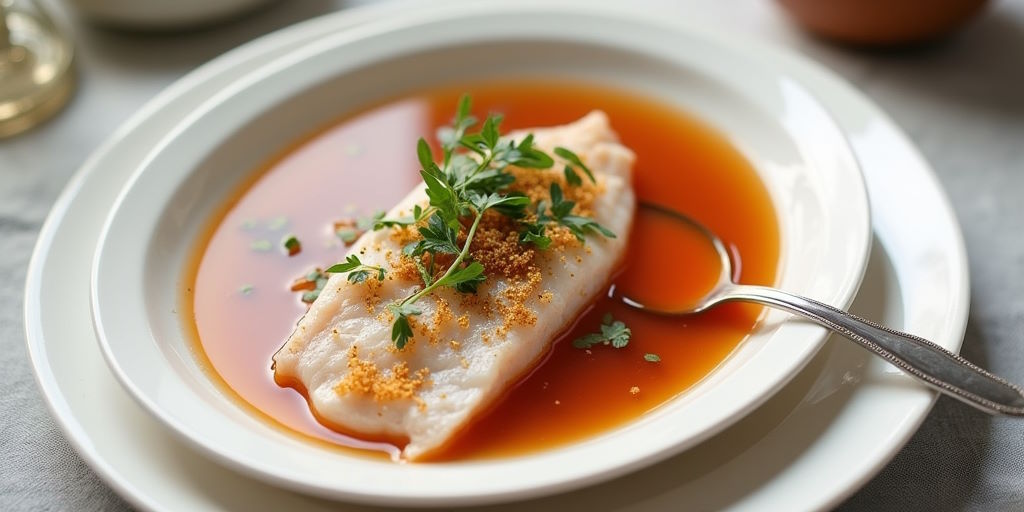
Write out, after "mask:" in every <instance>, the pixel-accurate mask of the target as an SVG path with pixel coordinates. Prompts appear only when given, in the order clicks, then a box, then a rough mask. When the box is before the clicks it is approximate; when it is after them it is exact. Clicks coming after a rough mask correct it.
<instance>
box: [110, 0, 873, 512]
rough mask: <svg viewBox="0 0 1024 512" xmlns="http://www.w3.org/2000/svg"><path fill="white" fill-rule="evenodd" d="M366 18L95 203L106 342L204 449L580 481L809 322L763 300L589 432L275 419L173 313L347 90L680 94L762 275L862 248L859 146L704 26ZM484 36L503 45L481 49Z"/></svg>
mask: <svg viewBox="0 0 1024 512" xmlns="http://www.w3.org/2000/svg"><path fill="white" fill-rule="evenodd" d="M485 4H486V5H479V6H478V5H475V4H467V5H463V6H462V7H460V8H452V7H450V6H449V7H443V8H442V7H439V8H438V9H437V10H432V11H430V12H426V11H423V12H419V13H416V14H406V15H398V16H396V17H394V18H391V19H388V20H383V21H378V22H373V23H368V24H366V25H365V26H360V27H357V28H354V29H351V30H348V31H346V32H343V33H339V34H336V35H334V36H332V37H327V38H324V39H323V40H321V41H318V42H316V43H315V44H311V45H309V46H307V47H305V48H303V49H301V50H300V51H297V52H295V53H294V54H292V55H288V56H286V57H284V58H281V59H280V60H276V61H273V62H270V63H268V64H267V65H265V66H263V67H262V68H261V69H259V70H257V71H255V72H253V73H252V74H250V75H248V76H247V77H245V78H244V79H242V80H239V81H238V82H236V83H234V84H233V85H232V86H230V87H228V88H227V89H226V90H224V91H223V92H222V93H220V94H218V95H217V96H215V97H214V98H211V99H210V100H209V101H207V102H206V103H205V104H203V106H202V107H200V108H198V109H197V110H196V111H194V112H192V113H191V114H190V115H189V116H188V117H187V119H186V120H185V121H183V122H182V123H181V124H179V125H178V126H177V127H176V128H175V129H174V130H172V131H171V132H170V133H168V134H167V136H166V137H165V138H164V139H163V140H162V141H161V142H160V143H159V144H158V145H157V146H156V147H155V148H154V149H153V150H152V152H151V153H150V154H149V156H148V157H147V158H146V159H145V161H144V163H143V164H142V165H141V166H140V167H139V168H138V169H137V170H136V172H135V173H134V175H133V177H132V178H131V180H129V182H128V184H127V185H126V186H125V188H124V190H123V191H122V192H121V194H120V195H119V198H118V200H117V203H116V205H115V207H114V209H113V211H112V213H111V215H110V217H109V218H108V219H107V222H106V225H105V227H104V230H103V233H102V235H101V243H100V245H99V247H98V250H97V253H96V256H95V260H94V265H93V275H92V307H93V316H94V322H95V326H96V330H97V333H98V337H99V339H100V343H101V345H102V350H103V353H104V355H105V357H106V359H107V361H108V363H109V364H110V366H111V368H112V370H113V372H114V374H115V375H116V377H117V378H118V379H119V381H120V382H121V383H122V384H123V385H124V386H125V388H126V389H127V390H128V391H129V393H130V394H131V395H132V396H133V397H134V398H135V399H137V400H138V402H139V403H140V404H141V405H142V406H143V407H144V408H145V409H146V410H147V411H148V412H150V413H151V414H153V415H154V416H155V417H157V418H158V419H159V420H160V421H161V422H163V423H164V424H165V425H166V426H167V427H168V428H169V429H170V430H171V431H173V432H175V433H176V434H178V435H179V436H180V437H181V438H183V439H185V440H187V441H188V442H189V443H190V444H191V445H193V446H195V447H197V448H198V449H200V450H201V451H203V452H205V453H207V454H209V455H211V456H212V457H213V458H214V459H216V460H218V461H220V462H222V463H224V464H227V465H229V466H231V467H233V468H236V469H238V470H240V471H243V472H245V473H247V474H250V475H253V476H256V477H258V478H261V479H264V480H267V481H270V482H273V483H276V484H278V485H282V486H285V487H289V488H292V489H296V490H299V491H303V492H309V493H313V494H317V495H320V496H325V497H331V498H336V499H344V500H350V501H359V502H367V503H374V504H391V505H437V506H440V505H456V504H474V503H488V502H498V501H507V500H512V499H522V498H527V497H533V496H539V495H543V494H550V493H554V492H559V491H564V490H569V489H572V488H577V487H580V486H583V485H587V484H592V483H595V482H598V481H601V480H604V479H608V478H611V477H613V476H616V475H620V474H623V473H625V472H627V471H630V470H631V469H636V468H638V467H641V466H644V465H648V464H652V463H654V462H656V461H658V460H661V459H663V458H665V457H668V456H670V455H672V454H675V453H678V452H680V451H682V450H684V449H686V448H687V447H690V446H693V445H694V444H696V443H698V442H700V441H701V440H703V439H705V438H707V437H708V436H710V435H712V434H714V433H715V432H718V431H720V430H721V429H723V428H725V427H726V426H728V425H729V424H731V423H732V422H734V421H735V420H737V419H738V418H740V417H742V416H743V415H744V414H746V413H747V412H749V411H751V410H752V409H754V408H755V407H757V405H758V404H760V403H761V402H762V401H764V400H765V399H767V398H768V397H769V396H770V395H771V394H772V393H773V392H774V391H776V390H778V389H779V388H780V387H782V386H783V385H784V384H785V383H786V382H787V381H788V380H789V379H790V378H791V377H793V376H794V375H795V374H796V373H797V372H798V371H799V370H800V369H801V368H802V367H803V365H804V364H805V363H806V362H807V361H808V360H809V359H810V358H811V356H813V355H814V353H815V352H816V351H817V350H818V349H819V348H820V347H821V346H822V344H823V343H824V341H825V338H826V333H825V331H824V330H823V329H821V328H819V327H816V326H813V325H811V324H808V323H804V322H799V321H792V320H790V319H789V318H788V317H787V315H785V314H783V313H777V312H775V313H767V314H766V315H765V316H764V317H763V319H762V321H761V322H760V323H759V324H758V327H757V328H756V329H755V330H754V331H753V332H751V333H750V335H749V336H748V337H747V338H746V339H745V340H744V341H743V342H742V343H741V344H740V345H739V347H738V348H737V349H736V350H735V351H734V352H733V353H732V354H731V355H730V356H729V357H728V358H727V359H726V360H725V361H724V362H723V363H722V364H721V365H720V366H719V367H718V368H717V369H715V370H714V371H713V372H712V373H711V374H710V375H709V376H707V377H706V378H704V379H703V380H702V381H700V382H699V383H698V384H696V385H694V386H693V387H692V388H690V389H688V390H687V391H685V392H683V393H681V394H680V395H679V396H677V397H676V398H674V399H672V400H671V401H669V402H668V403H666V404H664V405H662V406H661V407H658V408H657V409H655V410H653V411H651V412H648V413H646V414H644V415H643V416H641V417H638V418H636V419H635V420H634V421H632V422H630V423H628V424H626V425H625V426H622V427H620V428H617V429H614V430H611V431H608V432H605V433H603V434H601V435H598V436H596V437H593V438H590V439H587V440H584V441H581V442H577V443H574V444H570V445H567V446H563V447H559V448H554V449H550V450H546V451H542V452H540V453H534V454H530V455H525V456H520V457H509V458H501V459H493V460H481V461H465V462H446V463H424V464H419V463H405V464H401V463H393V462H389V461H385V460H375V459H369V458H365V457H361V456H358V455H354V454H347V453H345V452H343V451H338V450H328V449H325V448H324V447H322V446H320V445H317V444H314V443H310V442H307V441H304V440H302V439H299V438H297V437H296V436H293V435H289V434H288V433H286V432H283V431H282V430H280V429H279V428H276V427H274V426H271V425H270V424H268V423H267V422H265V421H264V420H262V419H260V418H258V417H256V416H255V415H253V414H251V413H250V412H249V411H248V410H247V409H246V408H244V407H241V406H240V405H239V404H238V403H237V402H236V400H235V399H234V398H232V397H229V396H228V395H227V394H226V393H224V392H223V391H222V389H221V387H220V386H219V385H217V384H216V383H215V382H213V380H212V379H211V378H210V376H209V375H208V374H207V373H206V372H205V371H204V370H203V368H202V367H201V365H200V364H199V362H198V360H197V358H196V356H195V354H194V348H193V347H194V341H193V340H192V339H191V334H190V333H189V331H188V330H187V329H186V328H185V327H184V325H185V321H186V320H187V319H183V318H181V317H180V316H179V305H180V301H181V298H182V295H181V293H182V290H183V289H184V287H185V281H186V280H187V275H186V271H185V269H186V267H187V264H186V263H187V261H189V258H190V257H191V256H192V255H193V254H194V251H196V250H197V247H196V244H197V240H199V239H200V238H201V234H202V232H203V230H204V229H206V228H207V227H208V226H209V223H210V221H211V219H213V218H214V217H215V216H216V214H217V212H218V211H220V210H221V209H223V207H224V205H225V204H226V202H228V201H229V200H230V198H231V197H232V194H233V193H234V192H235V191H237V190H238V188H239V187H240V186H241V184H243V183H245V182H246V180H248V179H251V177H252V173H253V172H255V170H256V169H258V168H260V166H261V165H262V164H263V163H265V162H266V161H268V160H269V159H270V158H271V157H272V156H274V155H277V154H280V153H281V152H282V151H283V150H284V149H286V148H288V147H290V146H291V145H292V144H294V142H295V141H297V140H300V139H302V138H303V137H304V136H306V135H308V134H309V133H311V132H314V131H315V130H316V129H317V128H320V127H322V126H325V125H326V124H328V123H330V122H331V121H332V120H335V119H337V118H338V117H339V116H342V115H344V114H346V113H349V112H354V111H357V110H360V109H361V108H364V107H366V106H367V105H371V104H374V103H379V102H380V101H382V100H385V99H388V98H393V97H396V96H398V95H401V94H404V93H409V92H412V91H416V90H419V89H422V88H425V87H430V86H434V85H444V84H458V83H460V82H466V81H479V80H495V79H501V78H502V77H509V78H520V77H545V78H560V79H561V78H564V79H567V80H573V81H583V82H593V83H600V84H604V85H611V86H614V87H618V88H621V89H626V90H630V91H636V92H637V93H639V94H643V95H647V96H651V97H655V98H657V99H659V100H661V101H663V102H665V103H669V104H672V105H675V106H678V107H679V108H681V109H683V110H686V111H689V112H691V113H694V114H695V115H696V116H698V117H700V118H701V119H703V120H704V121H706V122H707V123H708V124H710V125H712V126H713V127H715V128H716V129H718V130H719V131H720V132H722V133H724V134H726V135H727V137H728V138H729V140H730V141H731V142H732V143H733V144H734V145H735V146H736V147H737V148H738V149H739V150H740V151H741V152H742V153H743V155H744V156H745V157H746V158H747V159H748V160H749V161H750V162H751V163H752V164H753V166H754V167H755V169H756V170H757V172H758V175H759V177H760V178H761V179H762V181H763V182H764V183H765V185H766V187H767V189H768V191H769V194H770V196H771V199H772V201H773V203H774V205H775V209H776V212H777V214H778V216H779V218H778V223H779V226H780V245H781V248H782V254H781V257H780V260H779V261H780V263H779V265H780V266H779V269H778V280H777V283H776V284H777V285H778V286H779V287H781V288H783V289H786V290H789V291H792V292H795V293H799V294H802V295H806V296H810V297H814V298H816V299H818V300H821V301H824V302H826V303H829V304H832V305H835V306H838V307H846V306H848V305H849V304H850V302H851V301H852V299H853V297H854V295H855V293H856V291H857V288H858V286H859V283H860V280H861V277H862V275H863V272H864V269H865V267H866V263H867V257H868V252H869V245H870V222H869V214H868V205H867V199H866V193H865V190H864V186H863V183H862V179H861V175H860V172H859V169H858V167H857V163H856V161H855V159H854V157H853V156H852V153H851V151H850V149H849V148H848V146H847V143H846V141H845V140H844V138H843V136H842V134H841V132H840V131H839V129H838V128H837V126H836V125H835V124H834V123H833V122H832V120H831V119H830V118H829V116H828V114H827V112H826V111H825V110H824V109H823V108H822V107H821V106H820V105H819V104H818V103H817V102H816V101H815V99H814V98H813V97H812V96H811V95H810V94H809V93H808V92H807V91H806V90H805V89H803V88H802V87H801V86H800V85H799V83H797V82H796V81H794V80H792V79H790V78H789V77H787V76H786V75H784V74H780V73H778V72H776V71H773V70H772V69H769V68H767V67H765V66H761V65H759V64H758V62H757V59H756V55H751V54H750V53H749V52H747V51H740V50H739V48H740V47H739V46H736V45H734V44H733V43H731V42H730V41H728V40H727V39H724V38H723V37H720V36H717V35H715V34H708V33H703V32H701V31H699V30H698V29H695V28H692V27H685V26H682V25H677V24H675V23H674V22H664V21H660V20H656V19H651V18H648V17H645V16H644V15H638V14H630V13H626V12H623V11H622V10H621V9H614V8H608V9H605V8H601V9H591V8H588V9H587V10H586V11H584V10H582V9H581V8H579V7H573V6H564V5H559V4H543V5H542V4H539V3H538V4H528V5H522V4H513V3H505V2H495V3H485ZM494 55H500V56H501V59H494V58H493V56H494Z"/></svg>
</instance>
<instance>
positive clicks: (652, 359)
mask: <svg viewBox="0 0 1024 512" xmlns="http://www.w3.org/2000/svg"><path fill="white" fill-rule="evenodd" d="M644 361H647V362H648V363H660V362H661V356H659V355H658V354H651V353H647V354H644Z"/></svg>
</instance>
